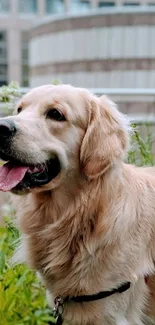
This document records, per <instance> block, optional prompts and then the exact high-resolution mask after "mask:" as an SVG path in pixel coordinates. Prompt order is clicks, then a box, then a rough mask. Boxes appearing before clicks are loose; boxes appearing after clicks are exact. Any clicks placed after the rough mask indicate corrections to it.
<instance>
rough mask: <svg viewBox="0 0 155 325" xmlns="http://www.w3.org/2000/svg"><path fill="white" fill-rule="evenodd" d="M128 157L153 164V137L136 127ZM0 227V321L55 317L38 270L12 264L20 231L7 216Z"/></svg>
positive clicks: (14, 323) (13, 323)
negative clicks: (37, 274)
mask: <svg viewBox="0 0 155 325" xmlns="http://www.w3.org/2000/svg"><path fill="white" fill-rule="evenodd" d="M132 138H133V139H132V140H133V142H134V144H135V143H136V146H135V145H134V147H133V148H134V149H132V150H130V152H129V156H128V161H129V162H130V163H136V164H137V165H139V166H140V165H153V164H154V157H153V155H152V153H151V148H152V141H153V137H152V136H151V135H150V134H149V135H148V137H147V139H145V141H143V140H142V139H141V137H140V136H139V134H138V132H137V131H136V132H135V133H134V134H133V136H132ZM7 219H8V221H7V223H6V224H7V226H6V227H5V228H4V227H1V228H0V325H43V324H47V323H48V321H53V322H54V320H53V318H52V316H50V310H49V309H48V307H47V305H46V299H45V290H44V288H43V287H42V285H41V284H40V283H39V281H38V279H37V278H36V276H35V274H34V273H33V272H32V271H30V270H29V269H28V268H27V267H26V266H24V265H19V266H16V267H11V265H10V263H9V258H10V256H11V255H12V254H13V251H14V249H15V248H16V246H17V245H18V241H19V233H18V231H17V230H16V229H15V227H14V226H13V225H12V223H11V221H10V220H9V218H7Z"/></svg>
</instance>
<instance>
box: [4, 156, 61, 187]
mask: <svg viewBox="0 0 155 325" xmlns="http://www.w3.org/2000/svg"><path fill="white" fill-rule="evenodd" d="M60 170H61V166H60V162H59V159H58V157H57V156H55V157H53V158H52V159H50V160H49V161H47V162H46V163H44V164H41V165H36V166H32V165H26V164H23V163H21V162H20V161H17V160H13V159H9V162H7V163H6V164H4V165H3V166H1V167H0V190H1V191H3V192H8V191H13V192H19V191H25V192H26V191H28V190H29V189H31V188H35V187H39V186H41V185H45V184H47V183H49V182H50V181H51V180H52V179H54V178H55V177H56V176H57V175H58V174H59V173H60Z"/></svg>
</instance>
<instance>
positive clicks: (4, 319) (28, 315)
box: [0, 221, 54, 325]
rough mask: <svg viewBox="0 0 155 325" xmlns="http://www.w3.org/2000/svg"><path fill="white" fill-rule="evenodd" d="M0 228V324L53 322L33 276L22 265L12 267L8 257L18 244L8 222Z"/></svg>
mask: <svg viewBox="0 0 155 325" xmlns="http://www.w3.org/2000/svg"><path fill="white" fill-rule="evenodd" d="M6 225H7V226H6V227H5V228H2V227H1V228H0V324H1V325H44V324H47V323H48V321H51V322H53V324H54V319H53V317H52V316H51V315H50V310H49V309H48V308H47V305H46V299H45V290H44V288H43V287H42V285H41V284H40V283H39V281H38V279H37V278H36V276H35V274H34V273H33V272H32V271H30V270H29V269H28V268H27V267H26V266H24V265H18V266H15V267H11V266H10V264H9V258H10V256H11V255H12V253H13V251H14V249H15V247H16V246H17V244H18V241H19V233H18V231H17V229H16V228H15V227H14V226H13V225H12V223H11V222H10V221H7V224H6Z"/></svg>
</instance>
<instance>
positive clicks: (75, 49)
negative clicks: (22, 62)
mask: <svg viewBox="0 0 155 325" xmlns="http://www.w3.org/2000/svg"><path fill="white" fill-rule="evenodd" d="M154 39H155V8H154V7H153V6H137V7H133V6H131V7H122V6H118V7H116V6H115V7H114V8H110V9H100V10H95V11H90V12H89V13H83V14H70V15H68V16H63V17H62V16H61V17H57V18H48V19H46V20H44V21H42V23H41V24H38V25H37V26H35V27H34V28H33V29H32V32H31V40H30V85H31V86H35V85H41V84H44V83H51V82H52V80H59V81H60V82H63V83H71V84H74V85H76V86H82V87H87V88H98V87H99V88H101V87H102V88H154V87H155V42H154Z"/></svg>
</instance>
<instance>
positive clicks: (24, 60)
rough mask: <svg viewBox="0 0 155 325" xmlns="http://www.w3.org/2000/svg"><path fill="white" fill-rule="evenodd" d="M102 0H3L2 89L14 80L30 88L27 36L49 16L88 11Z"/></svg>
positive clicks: (0, 5)
mask: <svg viewBox="0 0 155 325" xmlns="http://www.w3.org/2000/svg"><path fill="white" fill-rule="evenodd" d="M101 3H103V1H99V0H91V1H89V0H0V86H1V85H3V84H7V83H8V82H10V81H12V80H15V81H17V82H18V83H19V84H20V85H22V86H28V83H29V82H28V33H26V31H27V30H28V29H30V27H31V26H33V24H35V23H36V22H39V21H40V20H41V18H43V17H45V16H48V15H55V14H61V13H65V12H69V11H72V12H76V11H81V12H82V11H86V10H88V9H89V8H93V7H95V6H101Z"/></svg>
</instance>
